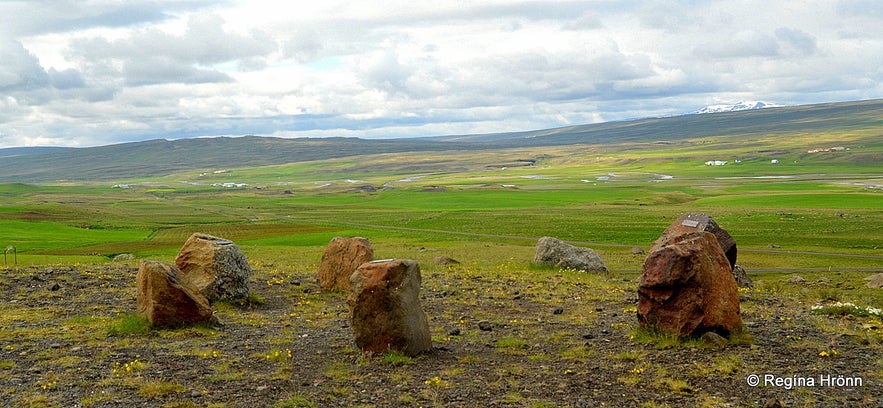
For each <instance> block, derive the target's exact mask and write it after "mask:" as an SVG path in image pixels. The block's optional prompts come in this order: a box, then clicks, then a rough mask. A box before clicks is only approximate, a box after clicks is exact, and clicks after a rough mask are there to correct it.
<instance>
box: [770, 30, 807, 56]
mask: <svg viewBox="0 0 883 408" xmlns="http://www.w3.org/2000/svg"><path fill="white" fill-rule="evenodd" d="M776 38H778V39H780V40H782V41H784V42H785V43H786V44H788V45H789V46H790V47H791V48H792V49H794V50H796V51H797V53H798V54H800V55H811V54H813V53H815V52H816V39H815V37H813V36H812V35H810V34H808V33H806V32H803V31H800V30H797V29H793V28H788V27H781V28H778V29H776Z"/></svg>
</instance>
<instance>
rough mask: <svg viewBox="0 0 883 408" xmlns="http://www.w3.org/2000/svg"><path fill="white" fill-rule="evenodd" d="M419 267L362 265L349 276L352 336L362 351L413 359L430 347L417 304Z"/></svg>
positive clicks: (400, 263)
mask: <svg viewBox="0 0 883 408" xmlns="http://www.w3.org/2000/svg"><path fill="white" fill-rule="evenodd" d="M420 282H421V276H420V266H419V265H418V264H417V262H416V261H412V260H407V259H392V260H381V261H374V262H369V263H365V264H362V265H361V266H359V268H358V269H356V271H355V272H354V273H353V274H352V275H351V277H350V287H351V289H350V294H349V296H348V297H347V305H348V306H349V310H350V315H351V316H352V327H353V336H354V338H355V342H356V345H357V346H359V348H361V349H362V350H363V351H370V352H374V353H383V352H385V351H387V350H395V351H399V352H401V353H403V354H406V355H409V356H414V355H417V354H419V353H422V352H424V351H428V350H430V349H431V348H432V338H431V336H430V333H429V321H428V320H427V318H426V314H425V313H424V312H423V308H422V307H421V305H420V298H419V292H420Z"/></svg>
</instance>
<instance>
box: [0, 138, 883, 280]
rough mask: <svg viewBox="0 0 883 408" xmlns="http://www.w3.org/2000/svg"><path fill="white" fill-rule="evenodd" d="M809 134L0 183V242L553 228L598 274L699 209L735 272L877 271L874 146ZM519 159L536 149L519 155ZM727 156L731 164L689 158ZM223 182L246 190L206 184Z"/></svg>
mask: <svg viewBox="0 0 883 408" xmlns="http://www.w3.org/2000/svg"><path fill="white" fill-rule="evenodd" d="M817 139H818V135H814V136H813V135H811V136H806V137H804V138H803V139H801V138H788V139H786V140H775V141H774V139H765V138H761V139H756V140H753V141H752V142H751V143H744V146H742V148H741V150H740V149H739V148H738V146H736V145H734V144H733V143H731V142H730V141H729V140H728V139H721V138H718V139H715V138H703V139H701V140H695V141H689V140H688V141H681V142H679V143H678V144H676V145H673V146H659V145H656V144H652V143H650V144H648V143H633V144H619V145H604V146H598V145H575V146H557V147H556V146H551V147H550V146H546V147H537V148H513V149H502V150H494V151H483V152H474V151H472V152H463V151H451V152H425V153H415V154H413V155H411V156H410V157H409V158H408V159H407V160H405V159H402V157H401V155H400V154H375V155H366V156H362V157H360V158H359V159H358V160H353V159H350V158H345V159H329V160H321V161H316V162H304V163H292V164H285V165H278V166H262V167H253V168H237V169H225V170H227V171H225V172H223V173H218V174H214V173H209V174H206V172H200V173H196V172H192V173H190V172H188V173H180V174H173V175H168V176H164V177H159V178H150V179H136V180H120V182H125V183H130V184H131V187H132V188H111V186H112V185H113V184H112V183H109V182H107V183H105V182H102V183H88V182H84V183H76V184H75V183H54V184H41V185H27V184H4V185H0V197H2V198H3V201H2V205H0V245H3V246H4V248H5V247H7V246H10V245H11V246H14V247H15V248H16V250H17V252H18V255H19V262H21V263H24V264H30V263H35V264H37V263H44V262H49V263H52V262H53V261H52V260H53V257H58V262H63V261H64V259H65V258H64V257H69V256H78V257H91V259H92V260H93V261H94V262H104V261H108V260H110V259H111V258H112V257H113V256H114V255H116V254H119V253H133V254H135V255H136V256H139V257H159V258H163V257H170V256H172V255H173V254H174V253H175V252H176V250H177V249H178V248H179V247H180V245H181V244H182V243H183V241H184V240H185V239H186V238H187V236H189V234H191V233H193V232H206V233H211V234H216V235H220V236H224V237H226V238H229V239H233V240H235V241H236V242H237V243H239V244H240V245H241V246H243V247H245V248H248V249H249V251H251V252H252V253H253V254H255V255H254V256H263V254H275V253H280V252H285V251H286V248H289V247H303V248H305V249H308V250H309V251H312V252H313V253H316V254H318V253H320V252H321V248H322V246H323V245H324V244H325V243H327V241H328V240H330V239H331V238H332V237H334V236H337V235H361V236H365V237H369V238H371V239H372V240H373V241H374V242H375V245H376V246H378V247H379V248H381V250H382V249H383V248H384V246H386V245H390V246H391V247H396V246H399V245H403V244H406V245H411V246H414V247H421V246H422V247H426V246H434V247H448V246H456V245H474V246H479V247H480V246H481V245H486V244H489V243H494V244H499V243H502V244H507V245H514V246H515V247H516V248H517V250H515V251H514V252H513V254H517V255H518V256H519V257H520V260H522V261H524V262H526V263H529V261H530V258H531V254H532V246H533V244H534V241H535V240H536V239H537V238H539V237H541V236H554V237H558V238H561V239H565V240H569V241H574V242H577V243H581V244H582V245H587V246H593V247H595V248H596V249H597V250H598V251H599V252H601V253H602V255H603V256H604V257H605V260H606V262H608V263H609V266H610V267H611V269H615V270H625V271H636V270H638V269H640V263H641V259H639V258H635V257H634V256H631V249H632V247H647V246H649V244H650V243H652V241H653V240H655V239H656V238H657V237H658V235H659V233H660V232H661V231H662V230H663V229H664V228H665V227H666V226H667V225H668V224H669V223H671V222H672V220H673V219H674V218H676V217H677V216H679V215H681V214H683V213H685V212H694V211H698V212H704V213H707V214H709V215H712V216H713V217H714V218H715V219H717V220H718V222H719V223H720V224H721V225H722V226H723V227H724V228H725V229H727V230H728V231H730V233H731V234H732V235H733V236H734V237H735V238H736V241H737V243H738V246H739V248H740V250H741V251H742V255H741V256H740V260H741V263H742V264H743V265H744V266H746V267H750V268H756V269H760V270H771V269H779V268H786V267H790V268H794V267H802V268H874V267H879V265H880V262H881V259H880V258H879V257H880V255H881V253H880V248H881V247H883V187H881V185H883V180H881V179H883V169H881V166H880V164H879V162H876V161H861V160H856V158H861V157H865V156H867V155H868V154H870V153H869V152H878V151H879V150H880V149H881V146H880V145H879V144H880V142H878V141H876V138H864V139H862V138H856V137H854V136H850V137H849V138H847V137H840V138H838V137H831V139H832V140H831V141H830V142H833V141H837V140H839V139H848V140H849V141H852V142H853V143H854V145H852V146H851V147H850V150H849V151H845V152H836V153H822V154H806V153H802V150H798V147H797V146H800V149H802V146H806V145H814V142H815V141H817ZM875 143H876V144H875ZM758 151H764V152H775V153H769V154H767V155H766V156H764V157H759V156H757V153H756V152H758ZM520 157H521V158H523V157H539V159H538V160H536V162H535V163H534V164H532V165H525V164H524V163H523V162H519V161H518V158H520ZM735 157H743V159H741V160H740V162H739V163H735V162H732V163H731V164H728V165H727V166H706V165H704V160H705V159H706V158H715V159H717V158H725V159H729V160H733V158H735ZM769 157H780V158H781V162H780V163H779V164H772V163H770V159H769ZM510 166H511V167H510ZM228 182H229V183H245V184H248V186H244V187H238V188H225V187H217V186H212V185H211V184H214V183H228ZM770 249H775V250H770ZM389 252H393V251H389ZM793 252H811V253H813V254H803V255H800V256H797V255H794V254H793ZM388 255H389V256H401V257H405V256H408V255H410V254H398V253H389V254H388ZM842 255H857V256H851V257H845V256H842ZM314 258H315V256H313V259H310V261H314V260H315V259H314ZM795 258H799V259H795ZM80 259H81V258H80Z"/></svg>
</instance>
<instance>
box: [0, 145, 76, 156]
mask: <svg viewBox="0 0 883 408" xmlns="http://www.w3.org/2000/svg"><path fill="white" fill-rule="evenodd" d="M69 149H71V148H70V147H51V146H34V147H6V148H0V157H10V156H27V155H31V154H44V153H53V152H60V151H64V150H69Z"/></svg>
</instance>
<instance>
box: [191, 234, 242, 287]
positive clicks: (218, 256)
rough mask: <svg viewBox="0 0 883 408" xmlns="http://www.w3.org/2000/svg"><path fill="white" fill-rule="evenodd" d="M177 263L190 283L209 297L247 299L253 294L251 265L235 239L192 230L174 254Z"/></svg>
mask: <svg viewBox="0 0 883 408" xmlns="http://www.w3.org/2000/svg"><path fill="white" fill-rule="evenodd" d="M175 264H176V265H177V266H178V268H179V269H180V270H181V272H182V273H183V276H184V279H185V280H186V281H187V283H188V284H189V285H191V286H193V287H194V288H196V290H198V291H199V292H200V293H202V295H203V296H205V297H206V298H208V300H209V301H215V300H220V299H245V298H248V296H249V295H250V294H251V289H250V287H249V282H248V279H249V278H250V277H251V266H249V265H248V259H247V258H246V257H245V254H243V253H242V250H240V249H239V247H238V246H236V244H234V243H233V241H230V240H227V239H224V238H218V237H215V236H212V235H208V234H199V233H197V234H193V235H191V236H190V238H188V239H187V242H185V243H184V246H183V247H181V251H180V252H178V256H177V257H175Z"/></svg>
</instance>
